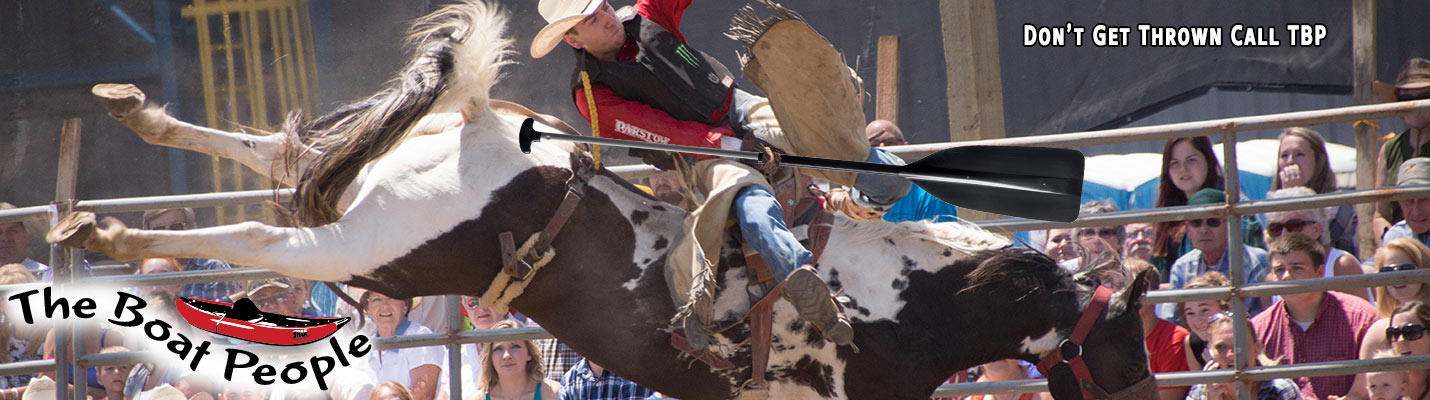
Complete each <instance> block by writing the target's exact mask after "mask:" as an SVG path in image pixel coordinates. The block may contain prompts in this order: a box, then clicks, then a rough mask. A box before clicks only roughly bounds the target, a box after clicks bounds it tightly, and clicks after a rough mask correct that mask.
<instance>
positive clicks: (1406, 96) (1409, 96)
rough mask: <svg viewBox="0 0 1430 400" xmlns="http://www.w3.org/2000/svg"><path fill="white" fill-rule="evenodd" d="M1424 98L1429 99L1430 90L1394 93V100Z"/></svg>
mask: <svg viewBox="0 0 1430 400" xmlns="http://www.w3.org/2000/svg"><path fill="white" fill-rule="evenodd" d="M1425 99H1430V92H1424V93H1420V94H1401V95H1396V96H1395V100H1397V101H1411V100H1425Z"/></svg>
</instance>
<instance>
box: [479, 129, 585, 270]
mask: <svg viewBox="0 0 1430 400" xmlns="http://www.w3.org/2000/svg"><path fill="white" fill-rule="evenodd" d="M592 164H593V162H592V160H591V158H590V157H586V156H585V154H584V153H581V152H576V153H571V178H570V179H567V180H566V196H565V197H564V198H562V199H561V205H560V206H557V207H556V213H555V214H552V215H551V219H550V220H547V221H546V227H545V228H543V229H542V230H541V233H540V234H539V235H538V236H537V239H536V244H535V245H533V246H532V247H531V249H530V250H528V251H527V252H526V253H525V254H517V250H516V242H515V240H514V239H513V237H512V233H511V232H510V231H507V232H502V233H501V234H500V235H498V236H497V239H498V240H499V241H500V242H501V243H500V245H501V255H502V272H504V273H506V274H507V275H510V276H511V277H512V278H514V279H517V280H525V279H526V278H527V276H528V275H530V274H531V272H532V264H534V263H536V262H537V260H539V259H540V258H541V255H542V254H545V253H546V250H547V249H549V248H551V242H552V241H555V240H556V235H557V234H559V233H561V228H562V227H565V226H566V220H568V219H570V218H571V214H572V213H574V212H576V205H577V204H580V203H581V197H582V196H584V195H585V190H586V182H587V181H589V180H590V179H591V176H592V175H594V174H595V170H594V169H593V168H592Z"/></svg>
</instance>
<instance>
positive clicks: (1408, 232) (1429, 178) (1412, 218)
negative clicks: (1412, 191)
mask: <svg viewBox="0 0 1430 400" xmlns="http://www.w3.org/2000/svg"><path fill="white" fill-rule="evenodd" d="M1425 184H1430V158H1424V157H1417V158H1412V159H1409V160H1406V161H1405V162H1404V163H1401V164H1400V170H1399V173H1398V174H1396V184H1395V185H1396V186H1412V185H1425ZM1396 204H1398V205H1399V210H1400V211H1401V213H1402V214H1404V217H1405V219H1403V220H1400V221H1398V222H1396V223H1395V225H1392V226H1391V227H1390V229H1388V230H1386V231H1385V235H1384V236H1383V237H1381V243H1385V242H1389V241H1390V240H1392V239H1396V238H1413V239H1415V240H1419V241H1420V243H1423V244H1425V245H1426V246H1430V199H1406V200H1400V201H1397V202H1396Z"/></svg>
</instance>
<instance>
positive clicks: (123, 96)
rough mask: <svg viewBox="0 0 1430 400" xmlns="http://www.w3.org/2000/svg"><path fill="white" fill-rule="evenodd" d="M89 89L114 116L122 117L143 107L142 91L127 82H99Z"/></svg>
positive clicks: (110, 114)
mask: <svg viewBox="0 0 1430 400" xmlns="http://www.w3.org/2000/svg"><path fill="white" fill-rule="evenodd" d="M89 91H90V93H94V96H95V97H98V98H99V102H100V103H102V104H104V108H105V109H106V110H109V116H111V117H114V118H123V117H124V116H126V115H129V114H133V113H135V112H138V111H139V110H141V109H143V108H144V92H143V91H141V90H139V88H138V87H135V86H134V85H131V84H128V83H124V84H120V83H101V84H98V85H94V88H91V89H90V90H89Z"/></svg>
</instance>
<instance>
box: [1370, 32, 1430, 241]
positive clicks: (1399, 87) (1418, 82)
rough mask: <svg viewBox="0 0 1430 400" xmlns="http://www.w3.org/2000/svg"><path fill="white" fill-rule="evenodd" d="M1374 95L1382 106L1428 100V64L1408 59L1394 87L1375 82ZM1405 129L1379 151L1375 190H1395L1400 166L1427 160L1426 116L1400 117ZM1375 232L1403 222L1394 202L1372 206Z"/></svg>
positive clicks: (1429, 120) (1429, 133)
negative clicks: (1419, 158) (1379, 165)
mask: <svg viewBox="0 0 1430 400" xmlns="http://www.w3.org/2000/svg"><path fill="white" fill-rule="evenodd" d="M1375 95H1376V96H1377V97H1379V98H1380V101H1381V102H1382V103H1390V102H1397V101H1412V100H1423V99H1430V60H1426V59H1424V58H1418V57H1417V58H1411V59H1409V60H1405V64H1404V65H1401V66H1400V74H1399V75H1398V76H1396V79H1395V84H1394V85H1387V84H1384V83H1381V82H1379V81H1377V82H1375ZM1401 119H1402V120H1404V121H1405V125H1407V128H1406V130H1404V131H1401V132H1400V133H1398V134H1396V135H1395V136H1393V137H1391V138H1390V140H1387V141H1386V142H1385V145H1383V146H1381V148H1380V160H1381V161H1380V162H1381V168H1377V169H1376V170H1375V173H1376V177H1375V181H1376V182H1377V183H1379V186H1381V187H1386V186H1396V185H1398V180H1396V179H1394V178H1395V177H1396V173H1395V172H1396V170H1397V168H1399V167H1400V164H1401V163H1404V162H1405V161H1406V160H1409V159H1412V158H1415V157H1424V156H1430V112H1418V113H1414V114H1409V115H1406V116H1404V117H1401ZM1376 211H1377V215H1376V218H1375V229H1376V230H1375V232H1384V231H1385V229H1386V228H1387V227H1388V226H1390V224H1391V223H1394V222H1395V221H1399V220H1401V219H1403V218H1404V215H1402V214H1401V212H1402V211H1403V209H1402V208H1401V206H1400V205H1398V204H1396V203H1394V202H1384V203H1379V204H1377V205H1376Z"/></svg>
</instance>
